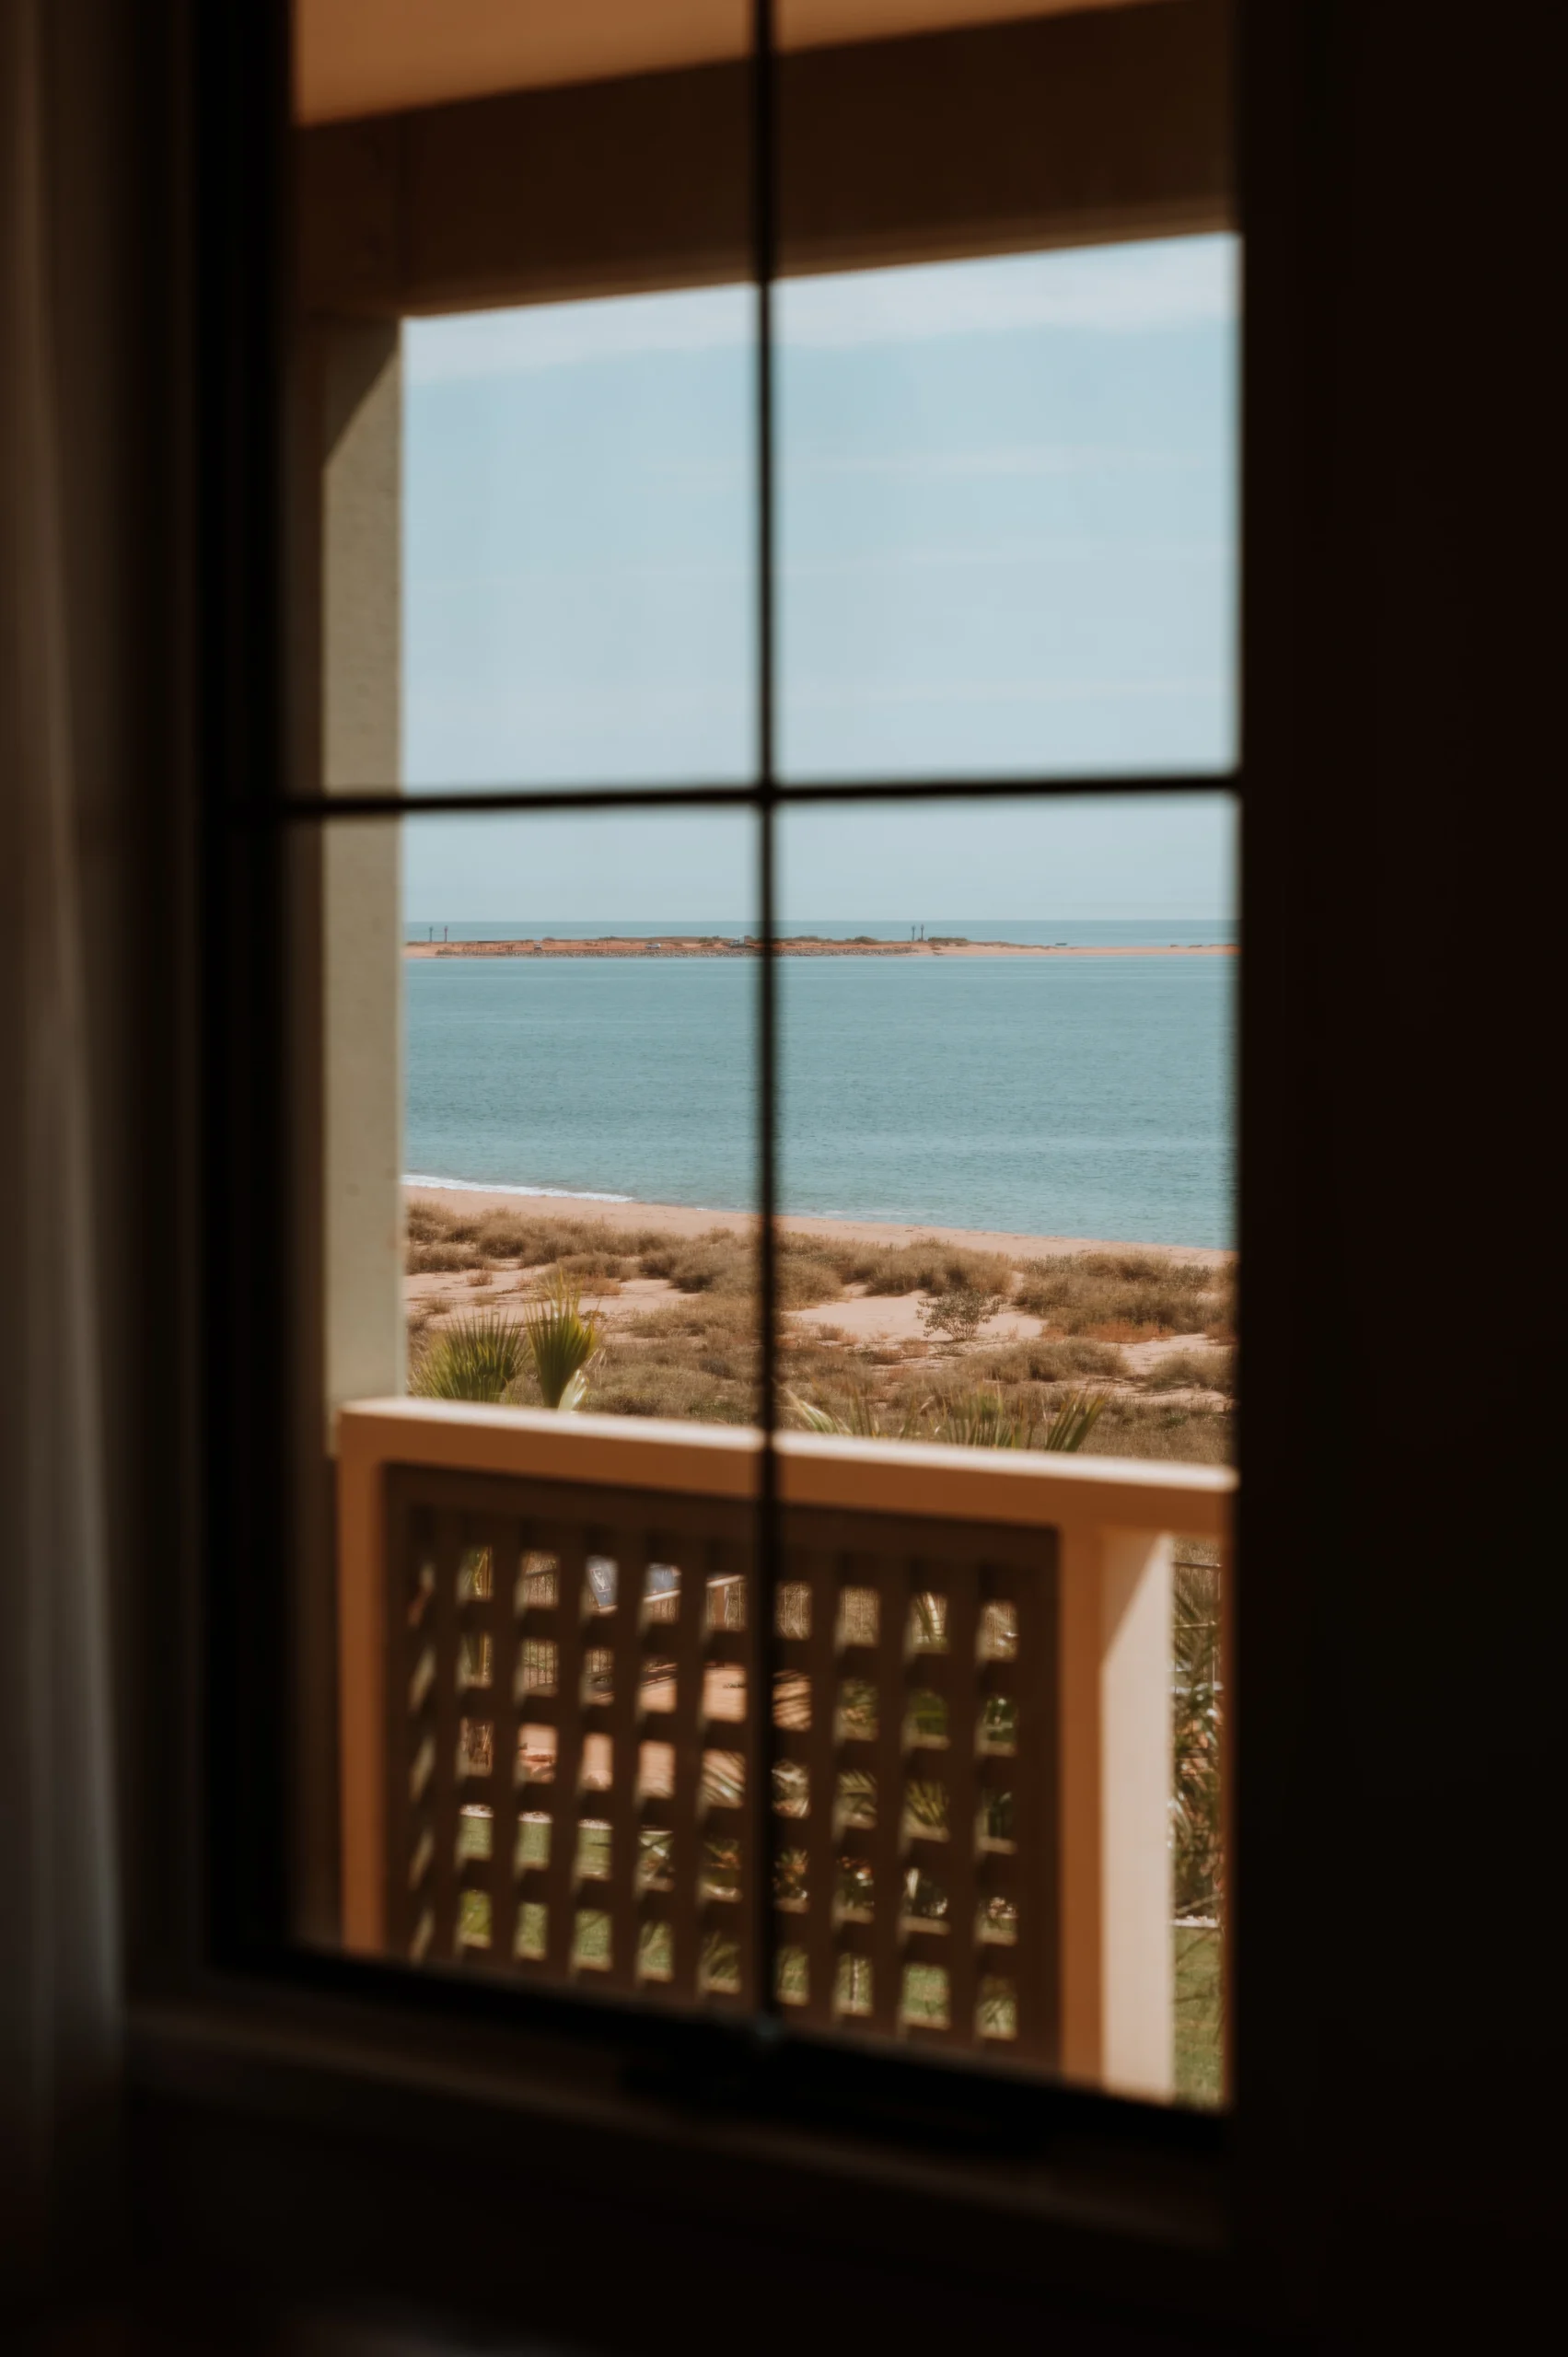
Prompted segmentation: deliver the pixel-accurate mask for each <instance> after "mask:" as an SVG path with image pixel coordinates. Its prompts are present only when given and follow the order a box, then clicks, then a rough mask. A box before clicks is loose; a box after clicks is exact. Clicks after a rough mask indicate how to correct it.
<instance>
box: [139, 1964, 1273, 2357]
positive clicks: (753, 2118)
mask: <svg viewBox="0 0 1568 2357" xmlns="http://www.w3.org/2000/svg"><path fill="white" fill-rule="evenodd" d="M351 1969H352V1968H351ZM376 1978H377V1980H379V1981H380V1982H381V1983H382V1988H383V1991H386V1990H389V1989H390V1988H392V1987H393V1986H395V1985H397V1984H396V1982H395V1980H394V1977H393V1976H389V1975H379V1974H378V1975H377V1976H376ZM401 1985H402V1986H403V1987H405V1988H406V1985H407V1984H406V1983H402V1984H401ZM129 2070H130V2081H131V2092H132V2107H133V2121H134V2131H133V2132H134V2154H135V2173H134V2182H135V2186H136V2192H137V2200H138V2203H139V2205H140V2232H141V2239H142V2243H143V2247H144V2248H145V2249H146V2250H148V2252H149V2254H150V2255H151V2256H153V2257H154V2258H155V2259H156V2257H157V2253H158V2252H159V2251H160V2250H162V2249H163V2248H165V2247H166V2246H167V2251H168V2257H169V2258H170V2259H175V2258H178V2255H179V2252H180V2249H181V2248H188V2247H192V2246H194V2247H200V2248H201V2249H203V2251H205V2252H207V2253H209V2254H210V2255H211V2257H212V2258H213V2261H214V2263H215V2264H217V2265H220V2266H222V2267H224V2268H225V2269H226V2270H234V2271H237V2272H238V2273H241V2274H243V2273H246V2272H248V2271H249V2270H251V2269H252V2268H253V2269H255V2270H259V2271H260V2274H261V2277H262V2278H264V2280H265V2281H266V2282H267V2283H268V2284H269V2286H271V2287H272V2289H273V2292H274V2293H277V2295H278V2296H280V2297H281V2296H285V2295H286V2288H287V2281H288V2280H289V2279H292V2278H294V2277H297V2278H298V2281H299V2282H300V2283H301V2284H302V2285H308V2286H311V2287H315V2288H319V2285H320V2283H321V2282H322V2281H323V2278H324V2277H326V2278H328V2279H331V2281H333V2282H337V2280H338V2279H340V2278H341V2279H342V2280H343V2285H344V2287H345V2288H348V2289H354V2290H362V2289H364V2288H365V2287H364V2283H363V2281H362V2280H361V2279H362V2278H363V2275H364V2269H365V2266H366V2265H369V2266H370V2267H371V2268H372V2269H373V2270H374V2283H373V2286H372V2288H373V2289H375V2290H377V2292H384V2293H386V2294H387V2295H388V2296H392V2297H404V2298H409V2299H412V2300H416V2301H425V2302H428V2301H430V2300H433V2299H436V2300H443V2301H447V2302H450V2301H454V2300H457V2299H459V2298H460V2299H462V2300H464V2301H468V2300H470V2298H471V2299H472V2300H473V2301H474V2302H475V2303H476V2304H477V2305H479V2306H481V2307H482V2308H486V2309H489V2308H491V2307H494V2306H496V2305H499V2306H500V2307H501V2308H502V2309H504V2310H505V2308H506V2306H507V2303H508V2301H509V2299H510V2298H512V2297H516V2298H518V2299H520V2298H521V2297H522V2293H523V2279H522V2276H521V2273H520V2272H518V2271H516V2268H515V2266H514V2265H513V2263H512V2262H513V2261H515V2257H516V2254H515V2239H516V2233H517V2222H518V2220H519V2218H521V2217H523V2216H525V2215H526V2216H528V2217H529V2218H530V2219H532V2220H533V2221H534V2222H535V2226H536V2227H537V2229H538V2230H540V2231H543V2229H544V2227H545V2224H546V2217H547V2213H548V2212H550V2211H551V2210H552V2208H555V2209H558V2210H560V2211H561V2212H562V2216H563V2219H564V2220H565V2221H566V2222H567V2223H566V2226H565V2229H564V2230H565V2231H570V2230H571V2229H570V2221H571V2220H572V2219H574V2218H576V2217H579V2216H580V2214H582V2212H583V2211H584V2207H585V2205H587V2208H588V2209H590V2210H591V2211H592V2212H594V2213H595V2214H601V2213H602V2214H603V2215H604V2216H606V2217H610V2216H613V2215H615V2214H617V2213H618V2212H622V2211H624V2212H627V2213H628V2214H630V2213H632V2212H634V2213H635V2219H636V2226H635V2229H634V2231H635V2232H636V2233H638V2234H642V2235H649V2234H651V2235H654V2236H655V2238H657V2236H658V2235H660V2234H661V2233H663V2234H666V2235H675V2234H678V2233H682V2232H686V2233H689V2232H690V2229H691V2222H692V2219H693V2216H694V2215H697V2216H700V2217H701V2219H702V2221H703V2228H704V2231H706V2232H710V2233H713V2234H714V2235H723V2236H726V2237H732V2238H733V2237H738V2238H740V2239H741V2240H742V2241H744V2240H745V2239H747V2238H748V2237H749V2238H750V2239H751V2240H753V2241H756V2240H758V2239H761V2240H763V2241H766V2242H768V2243H770V2244H772V2243H774V2242H778V2243H784V2242H785V2241H787V2245H788V2250H789V2258H788V2264H789V2267H790V2268H791V2270H793V2269H794V2268H795V2266H796V2263H797V2261H798V2263H800V2264H802V2265H807V2264H809V2265H810V2266H812V2267H818V2266H824V2265H825V2266H828V2267H836V2266H840V2265H842V2264H860V2265H865V2266H868V2267H877V2266H880V2267H883V2268H886V2267H887V2266H888V2264H889V2262H896V2263H897V2267H898V2269H899V2272H900V2281H901V2282H903V2283H904V2285H905V2286H906V2287H907V2290H908V2293H909V2294H910V2296H912V2297H913V2298H916V2299H917V2300H918V2298H919V2297H923V2296H925V2293H932V2292H935V2291H938V2290H939V2287H940V2286H942V2285H944V2284H946V2285H947V2286H948V2287H949V2291H953V2290H956V2289H957V2288H958V2285H960V2284H962V2283H965V2282H967V2283H968V2284H969V2285H970V2292H972V2294H973V2297H974V2298H975V2299H977V2300H979V2301H980V2302H981V2305H984V2304H985V2303H986V2302H987V2301H991V2300H1002V2301H1011V2300H1016V2299H1018V2298H1020V2297H1035V2298H1039V2297H1040V2296H1042V2295H1045V2296H1058V2297H1060V2296H1066V2297H1074V2296H1076V2295H1079V2294H1086V2293H1094V2294H1095V2295H1096V2297H1097V2299H1099V2300H1103V2298H1104V2296H1105V2293H1106V2287H1107V2284H1108V2282H1112V2283H1114V2285H1115V2286H1116V2293H1117V2297H1118V2299H1119V2301H1121V2302H1122V2303H1124V2304H1125V2305H1127V2306H1128V2307H1129V2308H1146V2309H1151V2310H1155V2311H1157V2312H1158V2313H1160V2314H1162V2315H1170V2314H1173V2313H1174V2314H1176V2315H1179V2316H1187V2317H1191V2318H1193V2319H1197V2318H1200V2317H1206V2318H1211V2319H1216V2320H1217V2319H1218V2318H1219V2317H1220V2316H1223V2315H1224V2313H1225V2311H1226V2309H1227V2308H1228V2307H1229V2306H1230V2305H1231V2301H1232V2298H1233V2287H1232V2280H1231V2279H1232V2270H1231V2268H1230V2266H1229V2265H1228V2264H1227V2263H1226V2255H1227V2250H1228V2247H1229V2242H1230V2235H1229V2202H1228V2198H1227V2191H1228V2189H1227V2167H1226V2149H1225V2148H1226V2143H1227V2137H1226V2130H1225V2123H1224V2122H1222V2121H1216V2120H1212V2119H1201V2118H1197V2117H1194V2116H1190V2115H1181V2114H1176V2115H1172V2114H1162V2113H1160V2112H1157V2111H1155V2110H1152V2109H1149V2108H1145V2107H1139V2106H1134V2105H1129V2104H1122V2103H1117V2102H1114V2101H1111V2100H1109V2099H1106V2098H1100V2097H1095V2096H1079V2095H1075V2094H1074V2093H1072V2092H1070V2091H1059V2090H1051V2089H1047V2090H1044V2091H1043V2092H1042V2094H1041V2096H1040V2126H1039V2131H1038V2133H1037V2134H1036V2135H1035V2136H1034V2137H1033V2138H1032V2140H1031V2144H1030V2149H1028V2151H1024V2150H1021V2149H1015V2150H1013V2151H1011V2152H1007V2153H1001V2152H998V2151H996V2150H992V2151H990V2152H986V2151H983V2150H981V2149H978V2148H976V2149H971V2150H969V2151H967V2152H963V2153H955V2152H954V2150H953V2149H952V2144H951V2143H950V2142H949V2143H948V2145H947V2149H941V2148H939V2147H938V2146H937V2145H936V2144H935V2142H933V2141H932V2140H931V2139H930V2137H929V2134H926V2135H922V2134H921V2133H920V2132H919V2131H918V2126H917V2128H916V2131H915V2132H914V2133H912V2134H909V2135H900V2134H899V2133H898V2132H897V2131H896V2130H895V2131H893V2132H883V2133H877V2134H874V2133H867V2132H866V2131H865V2129H864V2128H859V2129H855V2128H851V2129H849V2130H847V2131H846V2130H845V2129H843V2128H842V2127H835V2128H834V2129H833V2130H831V2131H826V2130H824V2129H823V2127H822V2126H821V2125H820V2124H819V2123H814V2122H807V2123H806V2124H802V2122H801V2121H800V2120H799V2119H784V2118H780V2117H776V2116H775V2117H771V2118H770V2117H768V2116H766V2114H765V2112H763V2111H762V2110H760V2109H759V2108H757V2107H755V2106H754V2105H753V2104H752V2103H751V2102H750V2101H749V2099H743V2101H737V2100H736V2099H735V2097H734V2095H733V2091H730V2090H726V2088H725V2087H724V2086H723V2085H722V2084H716V2083H714V2082H713V2081H711V2080H710V2081H709V2083H708V2084H707V2085H706V2086H705V2087H704V2086H703V2085H701V2084H697V2083H695V2082H694V2081H693V2080H692V2079H691V2078H690V2077H686V2076H683V2077H681V2078H680V2079H679V2081H678V2079H677V2077H676V2075H675V2074H673V2073H671V2074H669V2075H668V2076H666V2077H665V2078H664V2080H663V2081H662V2082H660V2081H656V2080H654V2079H652V2078H650V2077H649V2075H648V2074H647V2073H638V2072H636V2071H635V2070H629V2069H628V2068H627V2058H626V2055H625V2053H624V2051H623V2050H617V2049H615V2047H613V2046H612V2045H611V2044H610V2042H609V2041H605V2042H598V2041H596V2042H595V2043H593V2044H591V2045H590V2044H587V2043H578V2042H577V2041H575V2040H570V2041H569V2040H567V2039H564V2038H555V2037H551V2036H545V2037H540V2036H539V2035H537V2034H534V2033H529V2032H522V2033H519V2032H517V2031H516V2030H514V2029H509V2028H497V2026H495V2025H494V2024H490V2023H484V2024H480V2025H478V2026H475V2025H474V2024H472V2023H457V2024H454V2022H453V2021H452V2020H451V2019H450V2017H449V2016H447V2017H444V2018H439V2019H433V2018H429V2017H426V2018H424V2019H421V2018H419V2017H418V2016H417V2015H415V2014H413V2013H412V2009H403V2008H401V2007H395V2005H389V2006H387V2007H385V2008H384V2009H377V2010H375V2011H373V2010H372V2009H371V2007H369V2006H368V2005H366V2003H363V2002H360V2001H352V2002H351V2001H347V2000H344V1999H343V1997H341V1996H336V1995H331V1996H327V1997H320V1996H318V1995H316V1994H314V1993H306V1994H301V1992H299V1991H286V1992H284V1993H281V1994H280V1992H279V1991H276V1990H275V1989H273V1990H262V1989H260V1988H258V1987H256V1986H255V1985H251V1986H250V1987H248V1988H246V1987H234V1988H232V1989H231V1990H229V1991H225V1992H222V1993H219V1994H215V1995H213V1996H211V1997H209V1998H208V1999H206V2000H204V2001H199V2002H195V2003H191V2004H188V2005H180V2004H144V2005H139V2006H136V2007H134V2009H133V2013H132V2017H131V2034H130V2053H129ZM726 2095H728V2097H729V2099H728V2100H727V2101H726ZM541 2137H544V2138H548V2147H547V2149H541V2142H540V2139H541ZM220 2156H227V2158H228V2161H229V2165H223V2160H222V2159H221V2158H220ZM247 2161H249V2162H250V2166H245V2163H246V2162H247ZM258 2162H260V2166H257V2165H256V2164H257V2163H258ZM235 2167H239V2168H241V2169H242V2172H243V2180H244V2182H245V2185H246V2193H245V2197H244V2198H243V2199H242V2200H236V2199H235V2198H234V2196H233V2193H232V2191H231V2181H232V2171H233V2169H234V2168H235ZM453 2201H456V2203H457V2206H458V2212H459V2216H460V2219H461V2221H462V2231H461V2241H462V2248H461V2250H460V2251H459V2249H458V2248H457V2247H455V2246H454V2245H453V2244H452V2242H451V2241H450V2240H449V2239H447V2238H444V2236H443V2235H442V2234H440V2233H436V2232H435V2231H431V2232H424V2231H417V2230H416V2228H415V2223H414V2222H415V2221H416V2220H417V2219H418V2218H420V2217H424V2216H426V2215H428V2217H429V2218H430V2220H431V2221H432V2224H433V2225H434V2222H435V2220H436V2219H437V2218H438V2217H439V2216H440V2215H441V2214H443V2205H444V2204H448V2203H452V2202H453ZM519 2205H521V2206H519ZM405 2208H406V2209H407V2210H408V2221H407V2227H406V2231H405V2227H404V2223H402V2212H404V2210H405ZM192 2212H199V2213H200V2214H192ZM356 2219H359V2220H363V2221H365V2222H367V2223H366V2233H367V2240H366V2244H365V2249H364V2252H363V2253H362V2254H361V2255H360V2256H359V2257H358V2258H356V2250H357V2248H358V2246H357V2243H356V2235H355V2221H356ZM508 2221H509V2222H510V2224H508ZM371 2222H373V2223H371ZM1009 2228H1011V2229H1012V2231H1011V2232H1009V2231H1008V2229H1009ZM617 2231H618V2232H619V2231H620V2229H618V2230H617ZM606 2247H607V2248H608V2247H609V2236H608V2235H607V2236H606ZM486 2251H493V2252H494V2254H495V2261H494V2270H495V2274H494V2281H490V2280H488V2262H487V2261H486V2260H485V2259H484V2258H483V2256H482V2254H483V2253H485V2252H486ZM508 2254H511V2259H510V2260H509V2259H508V2258H507V2255H508ZM922 2286H924V2287H925V2292H924V2293H923V2292H922ZM779 2288H780V2289H781V2290H782V2288H783V2286H782V2284H781V2285H780V2287H779ZM535 2289H536V2282H535V2275H534V2271H533V2270H532V2269H531V2268H530V2270H529V2271H528V2297H529V2299H530V2301H531V2300H532V2298H533V2296H534V2292H535ZM970 2292H966V2293H964V2297H965V2298H966V2300H967V2299H968V2298H969V2297H970ZM753 2296H755V2294H753ZM596 2299H597V2295H596ZM596 2299H585V2304H584V2305H583V2306H582V2307H581V2308H580V2309H579V2310H577V2311H575V2312H574V2313H576V2314H578V2315H580V2316H581V2317H582V2319H583V2320H584V2322H585V2323H586V2324H587V2326H588V2327H589V2328H591V2329H594V2330H597V2329H598V2325H597V2322H596V2321H595V2319H596V2318H597V2316H598V2307H597V2304H596Z"/></svg>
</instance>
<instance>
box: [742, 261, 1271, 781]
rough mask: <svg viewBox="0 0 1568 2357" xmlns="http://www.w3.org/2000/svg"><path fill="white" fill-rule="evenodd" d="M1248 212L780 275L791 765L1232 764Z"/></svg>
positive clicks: (814, 770) (874, 769) (982, 772)
mask: <svg viewBox="0 0 1568 2357" xmlns="http://www.w3.org/2000/svg"><path fill="white" fill-rule="evenodd" d="M1236 282H1237V249H1236V243H1235V240H1234V239H1233V238H1230V237H1228V236H1224V235H1220V236H1214V237H1206V238H1161V239H1159V240H1156V241H1148V242H1143V243H1137V244H1130V245H1122V246H1105V245H1095V246H1091V247H1088V248H1086V249H1085V250H1080V251H1075V252H1074V251H1056V252H1048V253H1033V254H1030V253H1024V254H1005V255H1002V256H996V255H983V254H982V255H980V256H978V257H977V258H975V259H972V260H964V261H943V262H932V263H926V264H922V265H918V266H910V267H901V268H898V269H892V270H876V271H864V272H856V273H846V274H843V275H840V276H819V277H811V278H806V279H801V280H798V281H795V282H792V283H789V284H784V285H783V286H781V287H780V289H779V291H778V296H777V312H776V316H777V322H778V337H779V347H780V357H779V444H778V449H779V461H778V465H779V484H780V494H779V496H780V539H781V545H782V554H783V569H782V577H781V584H780V614H781V631H780V649H781V653H780V676H781V693H780V713H781V744H780V757H779V758H780V770H781V774H783V775H784V776H786V777H791V778H798V779H809V778H845V779H853V778H872V777H875V778H884V779H886V778H898V777H970V776H977V777H980V776H1007V775H1020V774H1021V775H1049V774H1052V773H1054V774H1057V775H1086V774H1089V773H1095V772H1100V773H1104V772H1111V773H1116V772H1122V773H1128V774H1136V773H1139V772H1167V773H1168V772H1172V771H1192V772H1199V773H1202V772H1223V771H1225V770H1226V769H1227V768H1229V767H1230V766H1231V764H1232V763H1233V762H1234V761H1235V758H1236V741H1237V724H1236V632H1235V606H1236V471H1237V445H1236V412H1237V405H1236V366H1237V351H1236Z"/></svg>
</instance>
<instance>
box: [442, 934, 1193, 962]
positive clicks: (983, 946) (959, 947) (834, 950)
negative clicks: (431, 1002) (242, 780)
mask: <svg viewBox="0 0 1568 2357" xmlns="http://www.w3.org/2000/svg"><path fill="white" fill-rule="evenodd" d="M761 954H762V950H761V943H760V942H758V941H756V940H754V939H752V938H751V937H750V936H748V937H747V938H745V939H744V940H735V939H726V938H725V937H724V936H722V935H718V934H712V935H692V934H670V935H661V934H648V935H642V934H603V935H598V937H597V938H595V939H593V940H590V941H565V940H561V939H559V938H557V937H556V936H555V935H551V934H543V935H540V936H539V937H538V938H537V939H528V938H524V937H516V938H514V937H504V936H498V937H497V938H496V939H494V940H491V941H405V942H404V944H403V956H404V957H405V958H759V957H761ZM773 955H774V956H775V957H777V958H1234V957H1235V956H1236V955H1237V944H1236V943H1235V942H1233V941H1213V942H1202V943H1193V944H1187V943H1180V942H1171V943H1170V944H1169V945H1168V946H1158V945H1156V944H1153V943H1135V942H1134V943H1113V944H1096V945H1095V946H1086V945H1078V944H1073V945H1069V944H1068V943H1066V942H1061V943H1046V942H1032V941H966V940H959V939H958V938H956V937H949V938H945V939H940V940H936V941H865V940H837V939H834V938H832V937H831V936H830V935H822V934H794V935H784V937H783V938H782V939H780V940H777V941H775V942H774V944H773Z"/></svg>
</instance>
